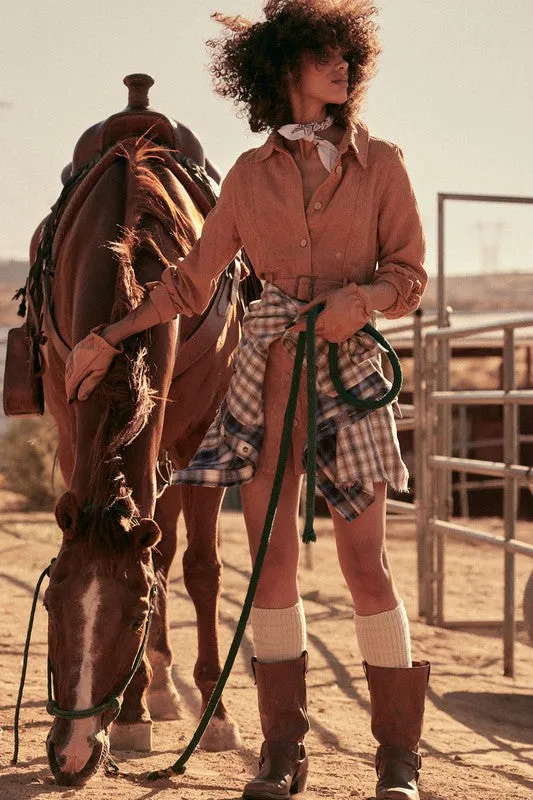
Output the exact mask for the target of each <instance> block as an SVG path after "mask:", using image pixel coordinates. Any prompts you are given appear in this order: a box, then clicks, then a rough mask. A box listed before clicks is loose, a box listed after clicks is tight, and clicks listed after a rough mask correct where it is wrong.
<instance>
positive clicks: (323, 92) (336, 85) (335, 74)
mask: <svg viewBox="0 0 533 800" xmlns="http://www.w3.org/2000/svg"><path fill="white" fill-rule="evenodd" d="M300 76H301V77H300V79H299V80H298V81H297V83H294V82H293V83H292V85H291V89H292V91H293V92H295V93H296V94H299V95H300V99H302V100H304V99H305V100H309V101H311V100H313V101H318V102H320V103H322V104H324V105H327V104H328V103H333V104H337V105H342V104H343V103H345V102H346V101H347V100H348V62H347V61H346V60H345V58H344V56H343V54H342V52H341V51H340V50H339V49H335V50H334V49H331V50H329V51H328V52H327V53H326V54H325V55H324V57H323V58H320V59H319V58H317V57H316V56H313V55H312V54H307V53H305V54H303V55H302V59H301V62H300Z"/></svg>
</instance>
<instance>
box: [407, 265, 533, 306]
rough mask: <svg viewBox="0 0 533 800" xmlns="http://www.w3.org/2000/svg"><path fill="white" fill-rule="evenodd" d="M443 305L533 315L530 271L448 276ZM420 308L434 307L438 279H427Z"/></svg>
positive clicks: (532, 286)
mask: <svg viewBox="0 0 533 800" xmlns="http://www.w3.org/2000/svg"><path fill="white" fill-rule="evenodd" d="M446 302H447V304H448V305H449V306H451V307H452V308H453V309H454V310H455V311H530V312H531V313H533V269H532V270H531V271H530V272H502V273H497V274H494V275H450V276H449V277H448V278H447V279H446ZM422 305H423V307H424V308H425V309H434V308H436V307H437V279H436V277H432V278H430V281H429V283H428V287H427V289H426V292H425V294H424V299H423V301H422Z"/></svg>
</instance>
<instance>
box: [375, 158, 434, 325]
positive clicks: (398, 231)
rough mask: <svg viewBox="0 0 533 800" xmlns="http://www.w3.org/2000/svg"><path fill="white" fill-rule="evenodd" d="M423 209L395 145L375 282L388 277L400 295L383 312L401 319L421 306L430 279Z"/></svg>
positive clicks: (380, 222) (384, 199)
mask: <svg viewBox="0 0 533 800" xmlns="http://www.w3.org/2000/svg"><path fill="white" fill-rule="evenodd" d="M424 256H425V242H424V233H423V230H422V222H421V219H420V213H419V210H418V206H417V203H416V199H415V196H414V192H413V188H412V186H411V182H410V180H409V176H408V174H407V171H406V168H405V163H404V160H403V155H402V152H401V150H400V149H399V148H397V147H396V148H395V151H394V155H393V157H392V159H391V163H390V168H389V173H388V176H387V179H386V183H385V186H384V189H383V193H382V200H381V206H380V210H379V218H378V266H377V269H376V271H375V273H374V275H373V278H372V283H380V282H381V281H388V282H389V283H391V284H392V285H393V286H394V288H395V289H396V291H397V292H398V296H397V298H396V300H395V301H394V303H393V304H392V305H391V306H390V307H389V308H387V309H385V310H384V311H383V312H382V313H383V315H384V316H385V317H387V318H388V319H397V318H398V317H403V316H404V315H405V314H410V313H411V312H412V311H414V310H415V309H417V308H418V306H419V305H420V300H421V297H422V294H423V292H424V289H425V287H426V283H427V274H426V271H425V270H424V267H423V263H424Z"/></svg>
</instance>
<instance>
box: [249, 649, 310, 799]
mask: <svg viewBox="0 0 533 800" xmlns="http://www.w3.org/2000/svg"><path fill="white" fill-rule="evenodd" d="M252 667H253V670H254V674H255V681H256V683H257V697H258V705H259V717H260V719H261V728H262V730H263V736H264V737H265V741H264V742H263V745H262V747H261V755H260V757H259V773H258V775H257V776H256V777H255V778H254V779H253V780H252V781H250V782H249V783H247V784H246V786H245V787H244V791H243V794H242V796H243V798H245V800H288V798H290V796H291V795H293V794H297V793H298V792H303V791H304V789H305V786H306V783H307V767H308V760H307V755H306V753H305V747H304V745H303V738H304V736H305V734H306V733H307V731H308V730H309V719H308V717H307V702H306V691H305V674H306V672H307V653H303V654H302V655H301V656H300V658H295V659H293V660H292V661H278V662H276V663H274V664H261V663H260V662H259V661H257V659H255V658H253V659H252Z"/></svg>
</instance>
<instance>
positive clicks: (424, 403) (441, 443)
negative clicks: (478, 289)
mask: <svg viewBox="0 0 533 800" xmlns="http://www.w3.org/2000/svg"><path fill="white" fill-rule="evenodd" d="M445 321H446V325H444V326H443V327H440V328H438V329H437V330H435V331H429V332H428V333H427V334H426V335H425V337H424V338H423V341H422V325H421V324H420V322H418V323H417V321H416V319H415V347H414V350H413V355H414V361H415V374H416V375H417V376H418V380H419V381H420V388H419V389H418V391H417V379H415V398H416V400H415V409H416V410H415V415H414V419H415V421H416V426H415V428H414V432H415V434H417V436H416V437H415V462H416V463H417V464H419V465H422V466H421V467H420V466H419V468H418V469H417V481H421V483H417V485H416V519H417V540H418V563H419V569H418V577H419V609H420V613H421V614H422V615H423V616H425V617H426V620H427V622H428V623H429V624H438V625H444V624H445V623H446V620H445V596H444V582H445V541H446V539H447V537H448V536H453V537H459V538H463V539H469V540H472V541H479V542H484V543H487V544H490V545H492V546H495V547H498V548H500V549H501V550H502V551H503V561H504V563H503V571H504V620H503V662H504V674H505V675H508V676H513V674H514V644H515V635H516V619H515V605H516V603H515V561H514V559H515V556H516V555H517V554H520V555H525V556H528V557H533V545H529V544H527V543H526V542H522V541H520V540H519V539H517V537H516V521H517V513H518V490H519V488H520V487H522V486H525V487H529V489H530V490H532V491H533V468H532V467H531V466H526V465H522V464H519V463H518V461H519V450H520V447H519V446H520V441H521V439H522V440H524V439H525V438H526V437H520V432H519V417H518V408H519V406H522V405H528V406H529V405H533V390H531V389H520V390H519V389H516V383H515V336H514V334H515V330H517V329H518V328H524V327H531V329H532V333H533V315H529V316H527V317H526V316H520V317H516V318H514V319H512V320H509V319H506V320H505V321H501V322H500V323H491V324H490V325H484V324H482V325H479V326H476V325H469V326H465V327H462V328H453V329H452V328H450V327H449V314H448V315H447V317H446V320H445ZM417 328H418V334H417ZM486 331H500V332H501V333H502V334H503V389H502V390H494V391H454V390H451V389H450V387H449V360H450V354H451V347H450V342H451V340H452V339H464V338H467V337H475V336H476V335H478V334H479V333H482V332H486ZM487 405H496V406H501V407H502V408H503V439H502V443H503V458H504V460H503V462H494V461H484V460H480V459H473V458H469V457H468V456H467V455H466V452H465V451H466V448H465V445H464V443H463V444H462V445H461V451H462V452H461V454H460V456H459V457H456V456H452V450H453V442H452V425H451V409H452V406H453V407H459V408H463V409H464V408H465V407H466V406H478V407H479V406H487ZM528 438H529V437H528ZM472 444H473V443H469V445H472ZM476 445H477V443H476ZM452 472H459V473H460V474H461V475H462V474H464V473H472V474H477V475H482V476H484V477H486V478H492V479H494V478H498V479H502V482H501V483H500V485H502V484H503V491H504V520H503V521H504V536H503V537H501V536H496V535H494V534H492V533H490V532H488V531H481V530H476V529H474V528H469V527H466V526H464V525H459V524H457V523H455V522H453V521H450V515H451V491H452V483H451V476H452ZM479 483H480V482H476V484H479ZM467 487H468V483H464V482H462V483H461V482H460V483H459V484H458V488H459V490H460V491H461V492H463V493H464V492H465V490H466V489H467ZM463 497H464V495H463Z"/></svg>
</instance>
